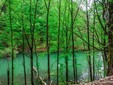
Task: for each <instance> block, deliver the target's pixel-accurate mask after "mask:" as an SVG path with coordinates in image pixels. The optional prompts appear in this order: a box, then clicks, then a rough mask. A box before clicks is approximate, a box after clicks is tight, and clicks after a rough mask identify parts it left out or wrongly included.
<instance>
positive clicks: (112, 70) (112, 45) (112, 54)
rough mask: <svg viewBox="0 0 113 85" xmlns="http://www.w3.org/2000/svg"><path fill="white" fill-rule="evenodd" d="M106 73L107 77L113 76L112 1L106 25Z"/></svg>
mask: <svg viewBox="0 0 113 85" xmlns="http://www.w3.org/2000/svg"><path fill="white" fill-rule="evenodd" d="M108 29H109V30H108V43H109V44H108V71H107V75H113V1H109V24H108Z"/></svg>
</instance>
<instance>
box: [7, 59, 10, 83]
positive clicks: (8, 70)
mask: <svg viewBox="0 0 113 85" xmlns="http://www.w3.org/2000/svg"><path fill="white" fill-rule="evenodd" d="M7 85H10V68H9V60H8V69H7Z"/></svg>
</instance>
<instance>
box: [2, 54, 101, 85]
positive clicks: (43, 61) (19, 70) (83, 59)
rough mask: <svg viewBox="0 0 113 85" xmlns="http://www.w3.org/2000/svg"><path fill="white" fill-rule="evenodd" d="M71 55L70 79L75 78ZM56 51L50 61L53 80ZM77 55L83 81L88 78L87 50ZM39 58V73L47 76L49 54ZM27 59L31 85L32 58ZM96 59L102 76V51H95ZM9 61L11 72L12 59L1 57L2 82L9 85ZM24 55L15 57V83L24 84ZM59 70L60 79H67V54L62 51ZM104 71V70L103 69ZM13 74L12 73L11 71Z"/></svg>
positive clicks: (97, 67)
mask: <svg viewBox="0 0 113 85" xmlns="http://www.w3.org/2000/svg"><path fill="white" fill-rule="evenodd" d="M68 56H69V78H70V80H72V79H73V71H72V56H71V54H68ZM56 57H57V54H56V53H51V54H50V61H51V79H52V80H53V81H55V80H56ZM75 57H76V60H77V73H78V74H77V75H78V80H79V81H81V80H83V79H86V78H88V62H87V60H88V58H87V53H86V52H75ZM38 58H39V63H38V65H39V73H40V76H41V77H42V78H47V55H46V54H44V53H39V54H38ZM25 61H26V72H27V80H28V85H30V58H29V57H28V56H25ZM95 61H96V65H95V66H96V72H97V74H98V76H99V77H100V76H101V75H102V73H101V72H100V71H102V70H103V69H102V67H103V64H102V56H101V53H100V52H96V53H95ZM8 63H9V67H10V72H11V60H7V59H6V58H1V59H0V82H1V83H3V85H7V69H8ZM22 63H23V57H22V54H18V55H17V57H16V58H15V59H14V75H15V77H14V78H15V85H20V83H21V85H24V79H23V77H24V76H23V74H24V71H23V64H22ZM34 66H35V67H36V56H35V54H34ZM59 72H60V81H62V80H63V79H64V80H65V54H64V53H63V52H62V53H60V63H59ZM102 72H103V71H102ZM10 74H11V73H10Z"/></svg>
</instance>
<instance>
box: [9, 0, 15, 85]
mask: <svg viewBox="0 0 113 85" xmlns="http://www.w3.org/2000/svg"><path fill="white" fill-rule="evenodd" d="M11 2H12V0H9V23H10V30H11V31H10V32H11V50H12V52H11V57H12V64H11V65H12V82H11V83H12V85H14V43H13V27H12V15H11V11H12V9H11Z"/></svg>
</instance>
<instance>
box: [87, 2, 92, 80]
mask: <svg viewBox="0 0 113 85" xmlns="http://www.w3.org/2000/svg"><path fill="white" fill-rule="evenodd" d="M86 18H87V23H86V24H87V39H88V64H89V75H90V80H91V81H92V80H93V79H92V66H91V56H90V29H89V11H88V1H87V0H86Z"/></svg>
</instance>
